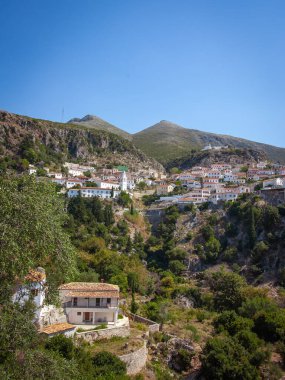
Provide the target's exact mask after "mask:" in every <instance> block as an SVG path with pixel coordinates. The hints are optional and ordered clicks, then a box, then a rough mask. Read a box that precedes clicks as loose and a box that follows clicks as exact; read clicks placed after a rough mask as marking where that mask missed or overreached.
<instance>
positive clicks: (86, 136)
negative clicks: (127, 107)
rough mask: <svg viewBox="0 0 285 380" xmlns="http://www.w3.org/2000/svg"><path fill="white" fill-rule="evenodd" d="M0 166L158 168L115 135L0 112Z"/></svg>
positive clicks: (73, 125)
mask: <svg viewBox="0 0 285 380" xmlns="http://www.w3.org/2000/svg"><path fill="white" fill-rule="evenodd" d="M0 148H1V149H0V165H1V168H2V169H5V167H13V168H18V167H19V165H21V164H22V162H20V160H21V159H23V158H25V159H26V161H25V164H26V163H27V161H28V162H29V163H33V164H34V163H39V162H42V163H43V164H56V165H60V164H62V163H63V162H64V161H65V160H71V161H78V162H80V161H83V160H84V161H89V162H93V163H94V164H96V165H106V164H125V165H128V166H129V167H130V168H133V169H134V170H136V169H139V168H141V169H143V168H148V167H151V168H154V169H156V170H163V168H162V166H161V165H160V164H159V163H158V162H157V161H155V160H154V159H152V158H148V157H147V156H146V155H145V153H143V152H141V151H140V150H139V149H138V148H137V147H135V146H134V145H133V144H132V142H130V141H129V140H126V139H124V138H122V137H120V136H118V135H116V134H113V133H110V132H104V131H99V130H95V129H92V128H90V127H87V126H83V125H82V126H77V125H75V124H62V123H55V122H51V121H46V120H38V119H33V118H30V117H26V116H20V115H16V114H12V113H8V112H5V111H0Z"/></svg>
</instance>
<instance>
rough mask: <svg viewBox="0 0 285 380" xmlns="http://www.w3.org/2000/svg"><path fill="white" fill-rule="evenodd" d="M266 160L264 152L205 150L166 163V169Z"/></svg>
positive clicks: (252, 150)
mask: <svg viewBox="0 0 285 380" xmlns="http://www.w3.org/2000/svg"><path fill="white" fill-rule="evenodd" d="M266 159H267V155H266V153H265V152H264V151H258V150H254V149H246V148H238V149H237V148H229V149H223V150H207V151H199V152H193V153H190V154H189V155H187V156H185V157H181V158H176V159H174V160H171V161H168V162H167V164H166V165H165V167H166V169H171V168H179V169H182V170H187V169H189V168H191V167H193V166H210V165H211V164H217V163H220V162H227V163H230V164H235V165H236V164H241V165H246V164H253V163H257V162H259V161H264V160H266Z"/></svg>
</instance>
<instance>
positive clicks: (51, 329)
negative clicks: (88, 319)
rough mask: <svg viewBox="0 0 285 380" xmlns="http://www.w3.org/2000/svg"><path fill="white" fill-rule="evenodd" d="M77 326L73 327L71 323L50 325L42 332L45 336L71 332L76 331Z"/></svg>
mask: <svg viewBox="0 0 285 380" xmlns="http://www.w3.org/2000/svg"><path fill="white" fill-rule="evenodd" d="M75 327H76V326H74V325H71V324H70V323H66V322H65V323H55V324H53V325H49V326H47V327H44V328H43V329H42V330H41V332H42V333H44V334H48V335H49V334H54V333H57V332H61V331H66V330H71V329H75Z"/></svg>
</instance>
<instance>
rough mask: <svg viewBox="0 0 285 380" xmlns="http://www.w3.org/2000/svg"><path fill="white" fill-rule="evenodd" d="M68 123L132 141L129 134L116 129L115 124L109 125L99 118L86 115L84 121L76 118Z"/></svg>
mask: <svg viewBox="0 0 285 380" xmlns="http://www.w3.org/2000/svg"><path fill="white" fill-rule="evenodd" d="M68 123H71V124H77V125H83V126H86V127H88V128H94V129H96V130H100V131H106V132H111V133H115V134H116V135H119V136H121V137H123V138H125V139H127V140H131V139H132V137H131V135H130V134H129V133H127V132H125V131H123V130H122V129H120V128H118V127H115V126H114V125H113V124H110V123H108V122H107V121H105V120H103V119H101V118H100V117H98V116H94V115H86V116H84V117H83V118H82V119H80V118H77V117H76V118H74V119H71V120H69V121H68Z"/></svg>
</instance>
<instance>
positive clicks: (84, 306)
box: [62, 301, 118, 309]
mask: <svg viewBox="0 0 285 380" xmlns="http://www.w3.org/2000/svg"><path fill="white" fill-rule="evenodd" d="M62 307H63V308H65V309H66V308H75V309H116V308H117V307H118V305H112V304H100V305H94V304H93V305H90V304H89V303H87V302H86V304H81V303H80V304H79V305H78V304H74V303H73V302H72V301H68V302H64V303H63V304H62Z"/></svg>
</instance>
